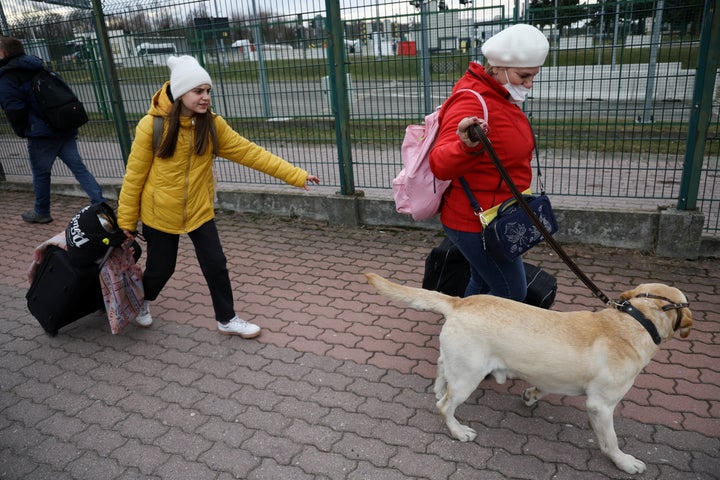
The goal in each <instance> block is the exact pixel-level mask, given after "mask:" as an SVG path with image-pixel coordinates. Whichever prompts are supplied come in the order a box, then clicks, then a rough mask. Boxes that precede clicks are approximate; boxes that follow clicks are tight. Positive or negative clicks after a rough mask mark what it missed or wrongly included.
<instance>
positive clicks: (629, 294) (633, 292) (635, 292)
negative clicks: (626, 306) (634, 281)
mask: <svg viewBox="0 0 720 480" xmlns="http://www.w3.org/2000/svg"><path fill="white" fill-rule="evenodd" d="M639 290H640V289H639V288H633V289H632V290H628V291H627V292H623V293H621V294H620V301H621V302H624V301H625V300H629V299H631V298H634V297H637V295H638V293H640V292H639Z"/></svg>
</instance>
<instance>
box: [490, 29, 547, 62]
mask: <svg viewBox="0 0 720 480" xmlns="http://www.w3.org/2000/svg"><path fill="white" fill-rule="evenodd" d="M548 50H550V44H548V41H547V38H545V35H543V33H542V32H541V31H540V30H538V29H537V28H535V27H533V26H532V25H525V24H523V23H519V24H517V25H513V26H512V27H508V28H506V29H505V30H503V31H501V32H499V33H496V34H495V35H493V36H492V37H490V38H489V39H488V40H487V41H486V42H485V43H484V44H483V46H482V53H483V55H485V58H487V61H488V63H489V64H490V65H492V66H493V67H517V68H520V67H540V66H542V64H543V63H545V57H547V54H548Z"/></svg>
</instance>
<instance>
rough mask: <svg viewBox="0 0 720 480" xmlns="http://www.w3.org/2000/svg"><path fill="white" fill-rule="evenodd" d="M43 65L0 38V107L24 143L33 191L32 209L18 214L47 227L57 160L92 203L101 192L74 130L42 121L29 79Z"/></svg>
mask: <svg viewBox="0 0 720 480" xmlns="http://www.w3.org/2000/svg"><path fill="white" fill-rule="evenodd" d="M43 68H44V67H43V61H42V60H41V59H40V58H38V57H35V56H33V55H26V54H25V48H24V47H23V44H22V42H20V40H18V39H16V38H11V37H0V106H2V109H3V110H4V111H5V115H6V116H7V118H8V121H9V122H10V126H11V127H12V129H13V131H14V132H15V134H16V135H17V136H19V137H21V138H26V139H27V148H28V156H29V158H30V168H31V170H32V177H33V189H34V191H35V208H34V209H33V210H31V211H28V212H25V213H23V214H22V219H23V220H24V221H26V222H28V223H50V222H52V216H51V215H50V182H51V171H52V166H53V164H54V163H55V159H56V158H58V157H59V158H60V160H62V161H63V162H64V163H65V165H67V166H68V168H69V169H70V171H71V172H72V173H73V175H74V176H75V179H76V180H77V181H78V182H79V183H80V186H81V187H82V188H83V190H85V193H87V195H88V197H90V200H91V201H92V202H93V203H96V202H101V201H104V198H103V194H102V189H101V188H100V185H99V184H98V182H97V180H95V177H94V176H93V174H92V173H90V171H89V170H88V169H87V167H86V166H85V164H84V163H83V160H82V158H81V157H80V152H79V151H78V147H77V133H78V131H77V129H74V130H71V131H68V132H61V131H58V130H56V129H53V128H52V127H51V126H50V125H48V123H47V121H45V119H44V118H43V115H42V112H41V111H40V107H39V105H38V102H37V101H36V100H35V97H34V95H33V92H32V78H33V76H34V75H35V73H37V72H38V71H41V70H43Z"/></svg>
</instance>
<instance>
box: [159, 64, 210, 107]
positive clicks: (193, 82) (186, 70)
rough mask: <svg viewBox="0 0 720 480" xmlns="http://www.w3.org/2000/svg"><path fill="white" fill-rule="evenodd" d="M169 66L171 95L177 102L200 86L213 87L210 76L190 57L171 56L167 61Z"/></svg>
mask: <svg viewBox="0 0 720 480" xmlns="http://www.w3.org/2000/svg"><path fill="white" fill-rule="evenodd" d="M167 66H168V67H169V68H170V93H172V96H173V99H175V100H177V99H178V98H180V97H182V96H183V95H185V94H186V93H187V92H189V91H190V90H192V89H193V88H195V87H197V86H198V85H202V84H205V83H206V84H208V85H210V86H211V87H212V80H211V79H210V74H208V72H207V70H205V69H204V68H203V67H201V66H200V64H199V63H198V61H197V60H195V59H194V58H193V57H191V56H189V55H182V56H180V57H175V56H173V55H171V56H170V57H168V59H167Z"/></svg>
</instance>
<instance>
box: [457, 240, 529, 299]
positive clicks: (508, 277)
mask: <svg viewBox="0 0 720 480" xmlns="http://www.w3.org/2000/svg"><path fill="white" fill-rule="evenodd" d="M443 228H444V229H445V233H446V234H447V236H448V238H450V240H451V241H452V242H453V243H454V244H455V246H456V247H457V248H458V250H460V253H462V254H463V256H464V257H465V258H466V259H467V261H468V263H469V264H470V281H469V282H468V286H467V288H466V289H465V295H464V296H465V297H469V296H470V295H477V294H488V295H495V296H497V297H505V298H510V299H512V300H517V301H518V302H522V301H523V300H525V296H526V295H527V279H526V278H525V267H524V266H523V262H522V257H517V258H516V259H515V260H512V261H510V262H498V261H496V260H495V259H494V258H492V256H490V254H489V253H488V252H487V251H486V250H485V244H484V242H483V237H482V233H474V232H461V231H459V230H454V229H452V228H449V227H445V226H443Z"/></svg>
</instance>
